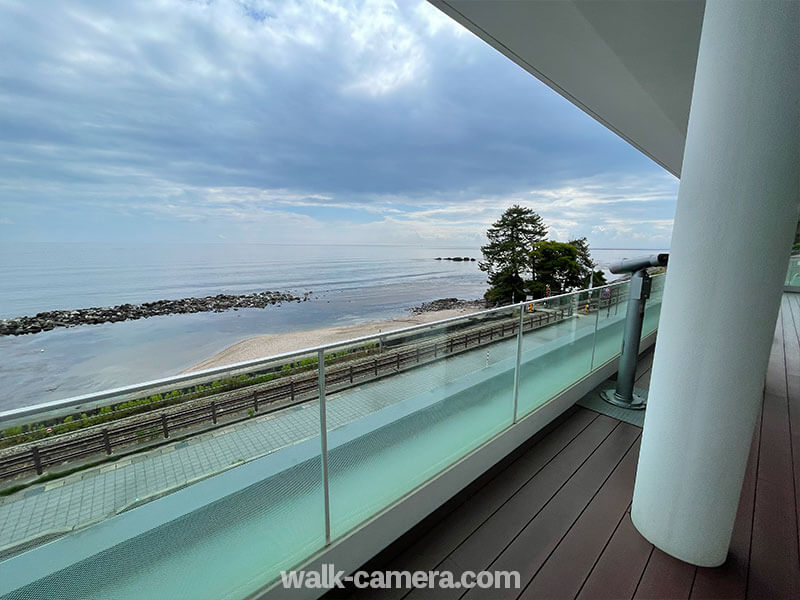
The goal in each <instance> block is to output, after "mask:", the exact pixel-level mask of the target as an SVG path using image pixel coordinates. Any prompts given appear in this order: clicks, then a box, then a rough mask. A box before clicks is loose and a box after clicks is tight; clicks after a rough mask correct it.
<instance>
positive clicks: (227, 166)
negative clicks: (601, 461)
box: [0, 0, 675, 243]
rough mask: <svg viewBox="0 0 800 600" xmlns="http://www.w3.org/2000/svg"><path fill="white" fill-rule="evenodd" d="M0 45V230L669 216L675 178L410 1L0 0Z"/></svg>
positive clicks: (332, 234) (396, 226)
mask: <svg viewBox="0 0 800 600" xmlns="http://www.w3.org/2000/svg"><path fill="white" fill-rule="evenodd" d="M0 51H2V54H3V56H4V60H3V61H2V63H0V132H2V133H0V210H2V213H3V214H4V215H8V216H7V217H4V218H7V219H9V220H13V222H14V225H15V227H14V228H13V231H12V234H11V235H13V236H15V238H16V239H42V238H44V239H51V238H52V239H56V238H63V237H68V238H70V239H72V238H77V239H81V238H82V237H87V236H92V235H94V236H97V235H103V234H104V235H108V236H109V237H110V238H111V239H118V238H119V236H120V235H136V236H141V237H142V238H145V239H162V238H163V235H164V232H165V231H169V233H170V235H171V236H172V237H173V238H174V239H178V240H180V239H190V240H195V239H197V238H198V237H200V238H202V237H204V236H208V237H209V238H216V239H221V238H219V236H220V235H224V236H225V237H226V238H227V239H232V240H233V239H253V240H257V239H259V233H258V232H259V231H262V232H265V233H264V235H265V236H272V237H275V236H279V237H280V236H285V235H287V234H286V233H285V232H284V231H281V230H280V227H291V228H293V230H294V232H293V236H294V237H293V238H292V239H294V240H295V241H318V240H319V239H322V238H324V239H330V240H335V239H340V238H343V237H347V236H349V237H350V238H352V239H358V240H378V241H380V240H385V239H392V240H407V242H406V243H423V242H427V241H435V242H437V243H439V242H441V243H454V241H455V240H462V241H464V242H465V243H466V242H469V243H473V242H475V241H476V240H479V238H480V235H481V232H482V231H484V230H485V228H486V226H487V225H488V224H490V223H491V222H492V221H493V220H494V219H496V218H497V216H499V214H500V212H502V210H503V209H504V208H505V207H507V206H508V205H509V204H510V203H521V204H525V205H530V206H531V207H533V208H535V209H536V210H538V211H540V212H541V213H542V214H543V215H544V216H545V218H546V220H547V221H548V222H549V223H550V224H551V225H550V226H551V229H552V231H553V233H554V235H556V236H558V237H565V236H569V235H577V234H582V235H592V236H597V238H598V239H599V240H600V239H609V240H610V239H617V238H611V237H609V236H611V235H612V234H613V235H617V236H624V235H625V233H626V232H625V231H624V230H623V229H620V228H619V227H617V228H616V229H615V228H613V226H612V224H611V223H609V222H608V221H607V218H606V217H607V215H609V214H614V215H619V218H622V219H623V221H624V222H625V223H629V224H634V223H637V222H638V223H639V224H640V226H641V227H642V228H643V229H642V230H643V231H648V232H651V233H647V234H645V235H655V234H656V233H657V232H658V231H661V230H660V229H658V228H657V227H656V225H655V224H654V223H651V222H650V221H648V220H647V219H645V216H646V215H645V213H646V211H650V210H653V209H654V207H655V210H656V211H657V213H658V214H657V215H656V216H654V217H652V218H654V219H656V218H657V219H662V220H664V219H669V218H671V216H672V212H671V208H670V207H671V203H672V202H674V199H673V196H674V188H675V185H674V179H668V178H667V176H665V175H664V174H663V172H662V171H661V169H660V168H659V167H657V166H655V165H653V164H652V163H650V161H649V160H648V159H646V158H645V157H643V156H642V155H640V154H639V153H638V152H637V151H635V150H633V149H632V148H630V147H629V146H628V145H627V144H626V143H625V142H623V141H622V140H619V139H618V138H616V137H615V136H614V135H613V134H612V133H610V132H608V131H607V130H605V129H604V128H603V127H602V126H600V125H599V124H597V123H596V122H594V121H593V120H592V119H590V118H589V117H587V116H586V115H584V114H583V113H582V112H580V111H579V110H578V109H577V108H575V107H574V106H572V105H570V104H569V103H568V102H566V101H565V100H564V99H562V98H561V97H559V96H557V95H556V94H555V93H553V92H552V91H550V90H549V89H547V88H546V87H544V86H543V85H542V84H541V83H540V82H538V81H537V80H536V79H535V78H533V77H531V76H530V75H529V74H527V73H526V72H524V71H523V70H522V69H520V68H519V67H517V66H516V65H514V64H513V63H511V62H510V61H508V60H507V59H506V58H504V57H503V56H501V55H500V54H499V53H497V52H496V51H494V50H493V49H491V48H489V47H488V46H487V45H486V44H485V43H484V42H482V41H481V40H479V39H477V38H476V37H475V36H474V35H472V34H470V33H468V32H466V31H465V30H463V28H461V27H460V26H459V25H457V24H456V23H455V22H453V21H452V20H451V19H449V18H448V17H446V16H444V15H443V14H442V13H440V12H439V11H438V10H437V9H435V8H434V7H432V6H431V5H429V4H428V3H427V2H393V1H379V0H364V1H363V2H356V1H355V0H353V1H351V0H338V1H334V0H331V1H323V0H307V1H300V0H274V1H267V0H264V1H260V0H207V1H203V2H195V1H188V0H186V1H177V0H176V1H172V2H167V1H163V2H147V3H123V2H111V3H93V2H88V1H86V2H71V3H56V4H53V5H52V6H49V7H48V10H47V12H46V13H44V12H43V11H42V9H41V7H40V6H39V5H37V4H36V3H29V2H3V3H0ZM90 223H93V224H94V225H95V227H94V228H91V227H89V224H90ZM251 223H256V224H258V227H256V226H254V225H251ZM225 228H230V229H225ZM259 228H260V229H259ZM98 230H99V231H102V232H104V233H103V234H100V233H97V231H98ZM131 231H135V233H131ZM635 231H639V230H635ZM635 231H634V232H635ZM93 232H94V233H93ZM237 232H239V233H237ZM267 232H268V233H267Z"/></svg>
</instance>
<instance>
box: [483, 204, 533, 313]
mask: <svg viewBox="0 0 800 600" xmlns="http://www.w3.org/2000/svg"><path fill="white" fill-rule="evenodd" d="M546 236H547V227H546V226H545V224H544V222H543V221H542V218H541V217H540V216H539V215H538V214H536V213H535V212H534V211H533V210H531V209H530V208H524V207H522V206H517V205H514V206H512V207H511V208H509V209H507V210H506V211H505V212H504V213H503V215H502V216H501V217H500V219H499V220H498V221H497V222H495V223H494V224H493V225H492V227H491V228H489V230H488V231H487V232H486V237H488V238H489V243H488V244H487V245H485V246H483V247H481V252H482V253H483V261H481V263H480V265H479V266H480V268H481V270H482V271H486V272H487V273H488V275H489V276H488V279H489V285H490V288H489V290H488V291H487V292H486V299H487V300H489V301H493V302H508V301H512V300H522V299H523V298H524V297H525V291H524V287H525V284H524V280H525V279H526V278H525V275H527V274H530V279H532V278H533V272H532V266H531V258H530V255H531V251H532V250H533V244H534V242H537V241H540V240H543V239H544V238H545V237H546Z"/></svg>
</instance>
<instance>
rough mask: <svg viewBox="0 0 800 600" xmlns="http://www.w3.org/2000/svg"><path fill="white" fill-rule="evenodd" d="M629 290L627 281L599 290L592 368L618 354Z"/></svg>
mask: <svg viewBox="0 0 800 600" xmlns="http://www.w3.org/2000/svg"><path fill="white" fill-rule="evenodd" d="M629 289H630V283H629V282H627V281H623V282H620V283H613V284H610V285H607V286H603V287H602V288H600V299H599V301H598V307H599V310H598V312H597V315H596V317H597V337H596V340H595V347H594V357H593V361H592V367H593V368H597V367H599V366H601V365H603V364H605V363H607V362H608V361H609V360H611V359H612V358H614V357H616V356H618V355H619V353H620V350H621V348H622V335H623V332H624V329H625V317H626V314H627V309H628V292H629Z"/></svg>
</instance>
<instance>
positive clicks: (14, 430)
mask: <svg viewBox="0 0 800 600" xmlns="http://www.w3.org/2000/svg"><path fill="white" fill-rule="evenodd" d="M21 434H22V427H20V426H19V425H17V426H16V427H8V428H7V429H5V430H4V431H3V437H11V436H13V435H21Z"/></svg>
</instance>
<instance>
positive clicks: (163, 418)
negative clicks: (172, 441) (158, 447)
mask: <svg viewBox="0 0 800 600" xmlns="http://www.w3.org/2000/svg"><path fill="white" fill-rule="evenodd" d="M161 429H163V430H164V439H167V438H168V437H169V427H168V426H167V415H166V413H161Z"/></svg>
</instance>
